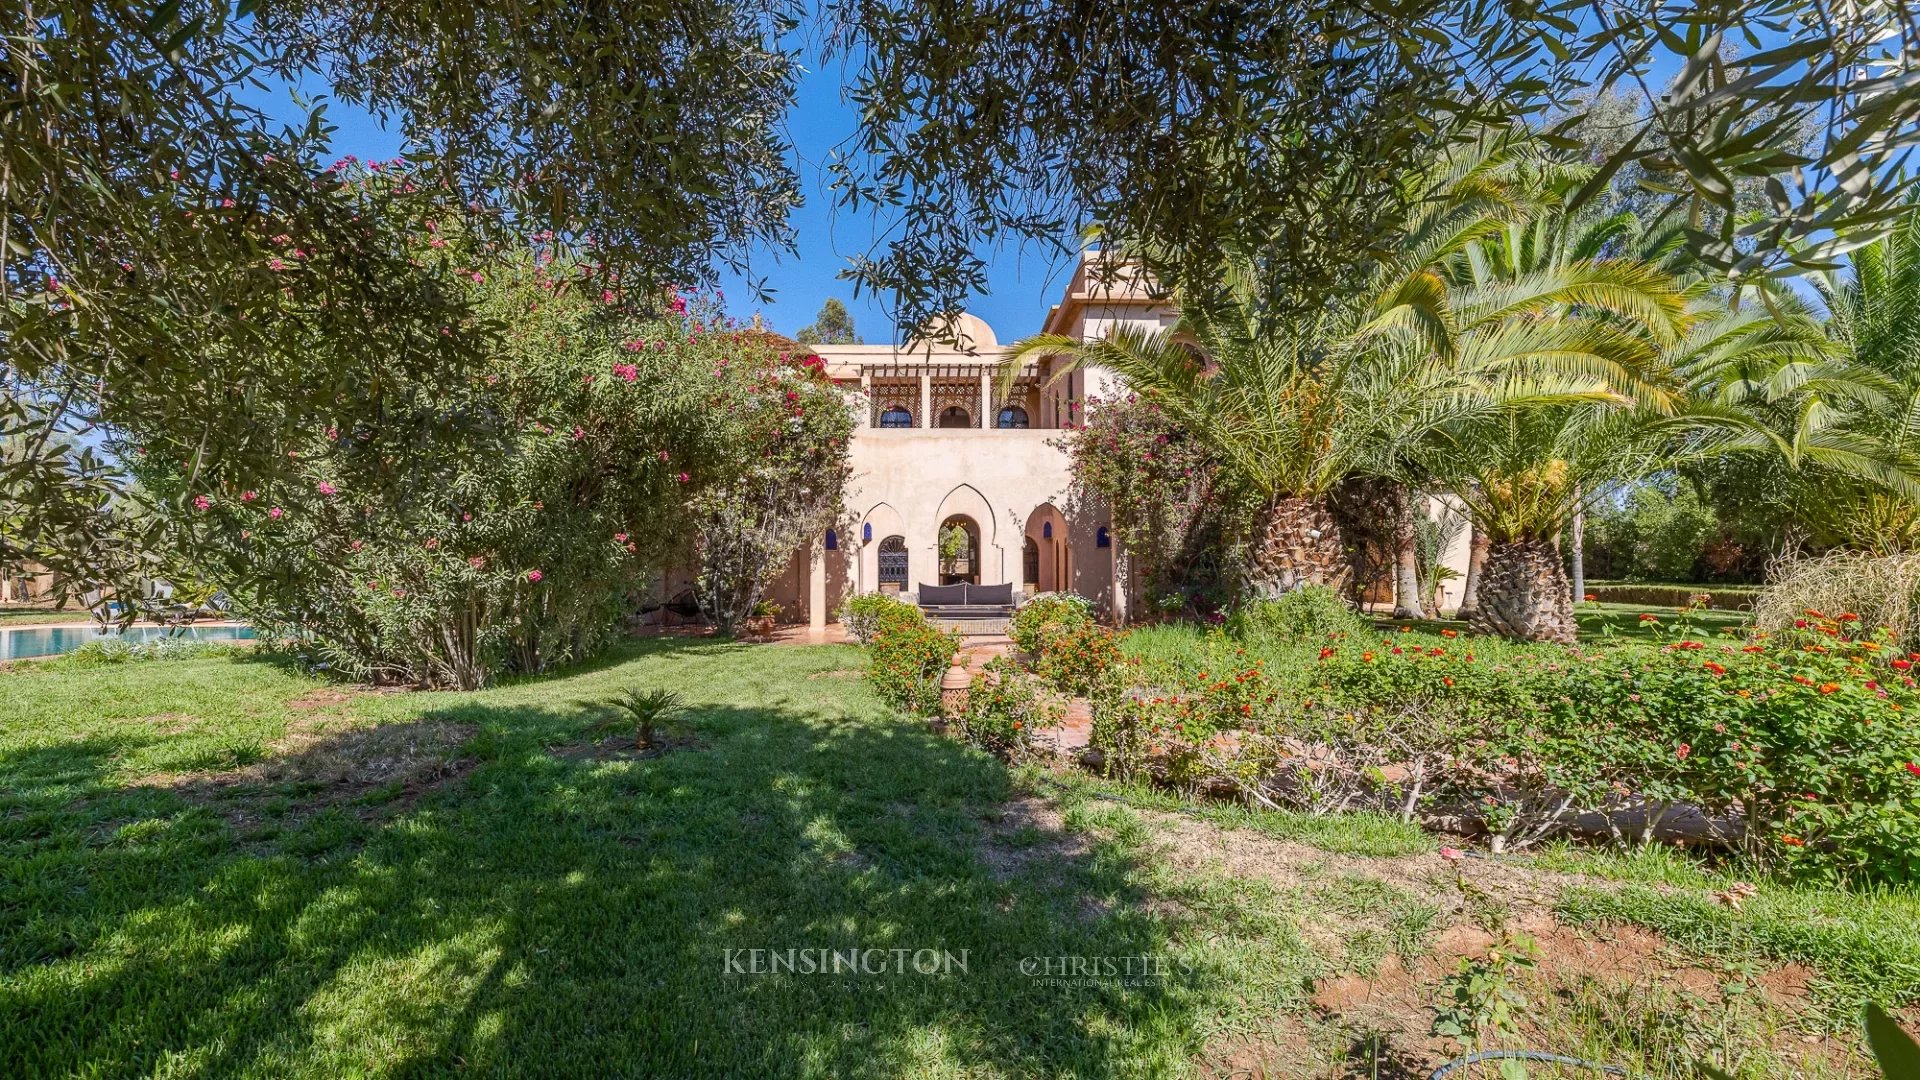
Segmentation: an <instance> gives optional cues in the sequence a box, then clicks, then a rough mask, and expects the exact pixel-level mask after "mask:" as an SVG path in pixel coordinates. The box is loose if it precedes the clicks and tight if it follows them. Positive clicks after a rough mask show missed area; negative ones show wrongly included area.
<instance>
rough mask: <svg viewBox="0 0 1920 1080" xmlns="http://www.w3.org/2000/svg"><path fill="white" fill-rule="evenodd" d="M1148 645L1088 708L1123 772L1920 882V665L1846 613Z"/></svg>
mask: <svg viewBox="0 0 1920 1080" xmlns="http://www.w3.org/2000/svg"><path fill="white" fill-rule="evenodd" d="M1150 644H1153V645H1155V646H1156V648H1154V649H1152V650H1150V651H1146V652H1144V653H1141V652H1136V654H1135V655H1133V656H1131V657H1130V658H1129V660H1128V662H1127V664H1126V666H1125V668H1124V674H1125V677H1124V678H1119V679H1114V680H1109V681H1108V684H1109V685H1108V688H1107V689H1105V690H1104V691H1103V692H1102V693H1100V694H1099V695H1097V696H1096V697H1095V702H1094V705H1095V708H1094V730H1093V740H1094V745H1095V746H1096V748H1098V749H1099V750H1101V751H1102V753H1103V754H1104V755H1105V759H1106V761H1107V764H1108V767H1109V768H1111V769H1114V770H1116V771H1120V772H1139V771H1151V772H1153V773H1154V774H1155V775H1156V776H1159V777H1161V778H1163V779H1166V780H1168V781H1171V782H1175V783H1179V784H1182V785H1187V786H1193V787H1198V786H1203V785H1207V784H1214V783H1221V782H1226V783H1231V784H1233V785H1235V786H1236V787H1238V788H1239V789H1240V790H1241V791H1242V792H1243V793H1244V794H1246V795H1247V797H1248V798H1250V799H1251V800H1253V801H1265V802H1269V803H1272V804H1276V805H1287V806H1291V807H1294V808H1297V809H1304V810H1308V811H1313V812H1331V811H1338V810H1343V809H1355V808H1362V807H1365V808H1372V809H1388V810H1393V811H1396V812H1399V813H1401V814H1403V815H1404V816H1407V817H1409V818H1414V819H1419V820H1424V821H1428V822H1431V823H1449V822H1454V823H1457V822H1461V821H1463V820H1464V821H1471V822H1474V823H1477V824H1478V825H1479V826H1481V827H1484V828H1485V829H1486V830H1487V831H1488V833H1489V834H1490V835H1491V837H1492V838H1493V841H1494V845H1495V846H1496V847H1498V848H1518V847H1524V846H1526V845H1528V844H1530V843H1533V842H1535V841H1537V840H1539V839H1541V838H1544V837H1547V836H1550V835H1554V834H1556V833H1562V832H1565V831H1568V830H1569V828H1570V827H1571V826H1572V824H1573V822H1574V821H1575V819H1576V818H1581V819H1584V820H1589V821H1594V820H1597V821H1599V822H1601V823H1603V824H1602V828H1604V829H1605V830H1606V831H1608V832H1611V833H1612V834H1613V835H1614V836H1615V837H1616V838H1617V839H1618V840H1620V841H1621V842H1623V843H1628V842H1642V843H1644V842H1647V841H1650V840H1651V839H1653V838H1654V837H1655V836H1656V835H1658V832H1659V827H1660V825H1661V824H1662V822H1663V821H1671V820H1672V819H1673V816H1674V815H1675V813H1676V812H1677V811H1679V810H1681V809H1683V808H1690V809H1693V810H1697V811H1699V812H1700V813H1701V814H1704V815H1706V817H1707V818H1708V819H1710V820H1711V821H1712V822H1714V823H1715V824H1716V826H1717V828H1716V831H1715V832H1714V833H1713V834H1712V835H1710V836H1709V837H1708V839H1709V840H1717V841H1719V842H1721V843H1725V844H1729V845H1731V844H1741V845H1743V846H1744V848H1745V850H1746V851H1747V852H1749V853H1750V854H1751V855H1753V856H1754V857H1756V858H1758V859H1760V860H1762V861H1764V862H1767V863H1771V864H1775V865H1778V866H1780V867H1782V868H1784V869H1786V870H1788V871H1790V872H1792V873H1794V874H1796V875H1799V876H1811V877H1828V878H1851V879H1876V880H1896V881H1897V880H1915V879H1916V878H1920V724H1915V723H1914V722H1913V720H1912V715H1913V712H1914V711H1915V710H1916V709H1920V692H1916V689H1915V685H1914V677H1913V674H1912V671H1913V667H1914V665H1915V663H1916V662H1920V657H1915V656H1910V655H1907V654H1901V653H1897V652H1895V651H1894V650H1893V649H1892V647H1891V645H1890V641H1889V639H1888V638H1887V637H1886V635H1884V634H1881V633H1871V634H1861V633H1860V632H1859V622H1858V620H1856V619H1851V618H1847V617H1835V618H1826V617H1824V616H1809V617H1808V618H1806V619H1803V620H1801V625H1800V626H1798V627H1796V628H1794V629H1793V630H1792V631H1790V632H1788V633H1785V634H1779V635H1775V636H1773V637H1770V638H1767V637H1761V638H1753V639H1738V638H1731V637H1728V638H1722V639H1718V640H1715V641H1710V642H1703V641H1699V640H1695V639H1691V638H1688V637H1685V636H1674V637H1672V638H1671V639H1670V640H1668V641H1667V642H1666V643H1665V644H1655V645H1645V644H1620V645H1611V646H1607V647H1604V648H1599V649H1579V648H1562V647H1558V646H1518V645H1513V644H1509V643H1505V642H1500V641H1497V640H1494V639H1488V638H1480V637H1472V636H1464V635H1460V634H1457V633H1454V632H1452V631H1442V632H1441V633H1439V634H1426V633H1418V632H1389V633H1386V634H1382V635H1379V636H1373V635H1367V636H1364V637H1363V636H1359V635H1351V634H1338V633H1336V634H1333V635H1329V636H1328V637H1326V638H1325V639H1323V640H1318V641H1316V640H1305V641H1291V642H1283V643H1279V644H1264V645H1263V644H1258V643H1254V642H1248V641H1241V640H1239V639H1236V638H1234V637H1232V636H1230V635H1228V634H1224V633H1219V632H1214V633H1210V634H1207V635H1205V636H1204V637H1201V638H1199V639H1198V640H1196V641H1191V643H1190V646H1189V647H1188V648H1187V649H1185V650H1181V651H1175V650H1169V649H1167V648H1165V644H1166V643H1165V640H1164V635H1162V639H1160V640H1153V641H1151V642H1150ZM1229 730H1232V731H1233V732H1234V735H1233V738H1231V739H1230V740H1223V739H1222V737H1221V733H1222V732H1223V731H1229Z"/></svg>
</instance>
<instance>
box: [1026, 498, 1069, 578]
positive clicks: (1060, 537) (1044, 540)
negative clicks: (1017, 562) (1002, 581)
mask: <svg viewBox="0 0 1920 1080" xmlns="http://www.w3.org/2000/svg"><path fill="white" fill-rule="evenodd" d="M1025 539H1026V542H1027V544H1028V545H1031V548H1030V552H1031V553H1030V554H1028V555H1027V558H1029V559H1031V560H1032V561H1033V568H1032V569H1031V570H1030V571H1029V572H1028V574H1029V577H1030V579H1031V580H1032V581H1033V583H1034V588H1035V591H1037V592H1072V591H1073V545H1072V544H1071V543H1070V542H1069V537H1068V528H1067V517H1066V515H1065V514H1062V513H1061V512H1060V508H1059V507H1056V506H1054V505H1053V504H1052V503H1041V504H1040V505H1039V506H1036V507H1034V508H1033V513H1032V514H1029V515H1028V516H1027V527H1026V537H1025Z"/></svg>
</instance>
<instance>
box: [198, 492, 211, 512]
mask: <svg viewBox="0 0 1920 1080" xmlns="http://www.w3.org/2000/svg"><path fill="white" fill-rule="evenodd" d="M212 505H213V500H212V499H209V498H207V497H206V496H205V495H195V496H194V497H193V508H194V509H195V510H205V509H206V508H207V507H209V506H212Z"/></svg>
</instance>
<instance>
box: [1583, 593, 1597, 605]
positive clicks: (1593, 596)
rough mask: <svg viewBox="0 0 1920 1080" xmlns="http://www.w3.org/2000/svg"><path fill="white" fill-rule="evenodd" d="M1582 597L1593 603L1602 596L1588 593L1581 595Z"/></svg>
mask: <svg viewBox="0 0 1920 1080" xmlns="http://www.w3.org/2000/svg"><path fill="white" fill-rule="evenodd" d="M1580 599H1582V600H1585V601H1586V602H1587V603H1589V604H1592V603H1596V602H1598V601H1599V599H1600V598H1599V597H1597V596H1595V595H1593V594H1592V593H1588V594H1587V595H1585V596H1583V597H1581V598H1580Z"/></svg>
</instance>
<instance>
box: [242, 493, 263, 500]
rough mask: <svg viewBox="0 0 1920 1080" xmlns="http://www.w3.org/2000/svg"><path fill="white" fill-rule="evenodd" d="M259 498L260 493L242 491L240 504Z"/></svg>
mask: <svg viewBox="0 0 1920 1080" xmlns="http://www.w3.org/2000/svg"><path fill="white" fill-rule="evenodd" d="M259 497H260V493H259V492H257V491H243V492H241V493H240V501H241V502H252V501H253V500H255V499H257V498H259Z"/></svg>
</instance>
